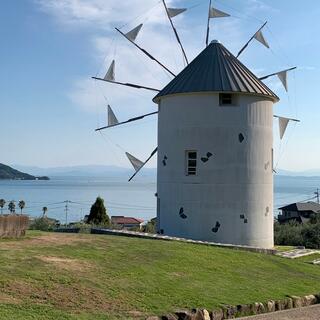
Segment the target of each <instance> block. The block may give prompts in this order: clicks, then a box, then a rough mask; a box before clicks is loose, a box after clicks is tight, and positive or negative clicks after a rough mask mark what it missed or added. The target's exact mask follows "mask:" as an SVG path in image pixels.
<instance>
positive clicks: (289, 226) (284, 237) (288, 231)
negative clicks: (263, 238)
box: [274, 222, 303, 246]
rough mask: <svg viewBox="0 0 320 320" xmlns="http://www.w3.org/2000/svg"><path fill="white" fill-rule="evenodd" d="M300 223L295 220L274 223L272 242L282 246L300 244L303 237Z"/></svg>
mask: <svg viewBox="0 0 320 320" xmlns="http://www.w3.org/2000/svg"><path fill="white" fill-rule="evenodd" d="M302 226H303V225H301V224H299V223H297V222H289V223H285V224H279V223H278V222H276V223H275V225H274V242H275V244H276V245H282V246H284V245H285V246H301V245H303V237H302V234H301V231H302Z"/></svg>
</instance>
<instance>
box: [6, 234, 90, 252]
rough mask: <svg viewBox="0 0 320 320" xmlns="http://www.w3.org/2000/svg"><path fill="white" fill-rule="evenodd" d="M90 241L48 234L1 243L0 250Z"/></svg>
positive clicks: (84, 237)
mask: <svg viewBox="0 0 320 320" xmlns="http://www.w3.org/2000/svg"><path fill="white" fill-rule="evenodd" d="M92 241H94V238H93V237H90V236H87V235H79V234H60V233H48V234H45V235H43V236H37V237H33V238H31V239H23V240H19V241H8V242H7V241H6V242H2V243H0V249H13V248H14V249H24V248H28V247H32V246H41V247H48V246H59V245H73V244H78V243H83V242H85V243H90V242H92Z"/></svg>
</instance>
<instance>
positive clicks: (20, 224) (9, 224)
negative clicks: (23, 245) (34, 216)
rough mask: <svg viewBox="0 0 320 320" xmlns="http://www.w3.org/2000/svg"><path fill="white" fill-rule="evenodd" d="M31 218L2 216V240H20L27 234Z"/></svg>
mask: <svg viewBox="0 0 320 320" xmlns="http://www.w3.org/2000/svg"><path fill="white" fill-rule="evenodd" d="M28 225H29V218H28V216H25V215H16V214H10V215H3V216H0V238H18V237H22V236H24V235H25V234H26V230H27V229H28Z"/></svg>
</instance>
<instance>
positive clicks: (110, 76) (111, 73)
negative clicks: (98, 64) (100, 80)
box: [104, 60, 115, 81]
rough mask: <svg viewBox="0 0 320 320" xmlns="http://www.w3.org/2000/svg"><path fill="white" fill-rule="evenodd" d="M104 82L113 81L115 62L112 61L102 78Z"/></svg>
mask: <svg viewBox="0 0 320 320" xmlns="http://www.w3.org/2000/svg"><path fill="white" fill-rule="evenodd" d="M104 80H107V81H114V80H115V61H114V60H112V62H111V65H110V67H109V69H108V71H107V73H106V75H105V76H104Z"/></svg>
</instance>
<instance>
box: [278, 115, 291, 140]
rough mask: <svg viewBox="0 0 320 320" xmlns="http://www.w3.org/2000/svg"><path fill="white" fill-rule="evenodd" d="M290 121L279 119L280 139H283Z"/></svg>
mask: <svg viewBox="0 0 320 320" xmlns="http://www.w3.org/2000/svg"><path fill="white" fill-rule="evenodd" d="M289 121H290V119H288V118H283V117H279V132H280V139H282V138H283V136H284V134H285V132H286V129H287V127H288V124H289Z"/></svg>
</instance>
